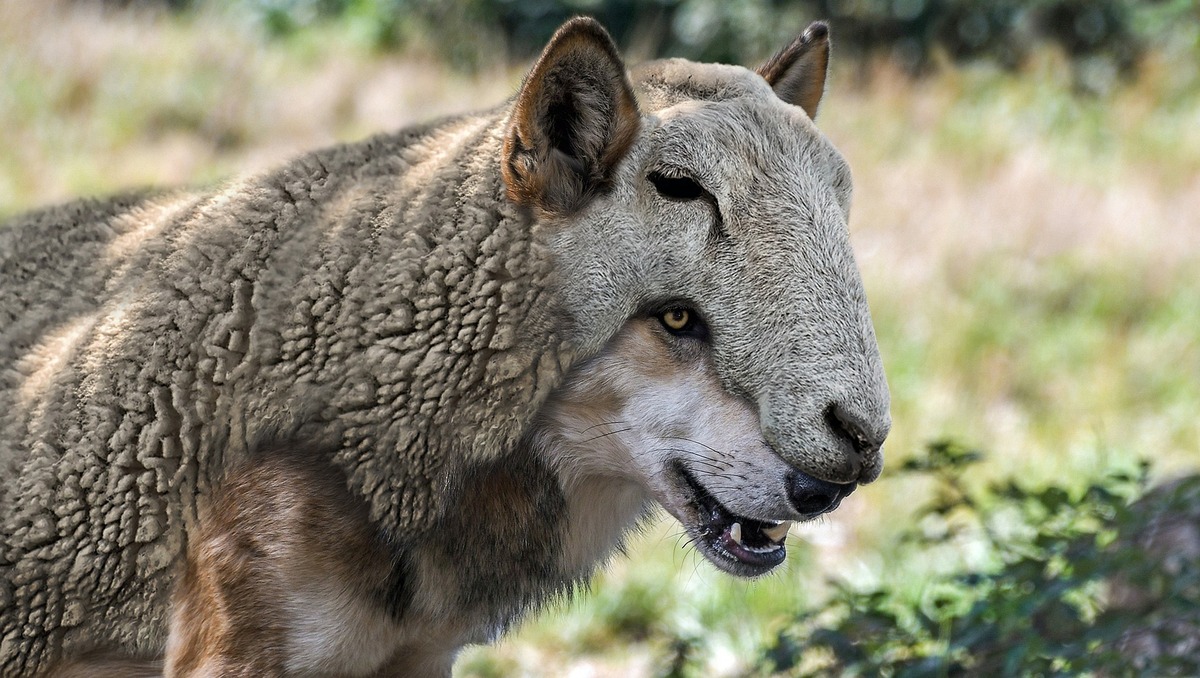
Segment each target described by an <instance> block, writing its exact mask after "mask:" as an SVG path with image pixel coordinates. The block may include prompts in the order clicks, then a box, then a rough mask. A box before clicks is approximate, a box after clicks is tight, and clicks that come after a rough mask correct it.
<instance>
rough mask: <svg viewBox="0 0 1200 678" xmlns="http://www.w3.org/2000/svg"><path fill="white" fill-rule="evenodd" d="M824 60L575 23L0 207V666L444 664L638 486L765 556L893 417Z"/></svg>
mask: <svg viewBox="0 0 1200 678" xmlns="http://www.w3.org/2000/svg"><path fill="white" fill-rule="evenodd" d="M828 58H829V35H828V29H827V28H826V26H825V25H824V24H821V23H816V24H813V25H812V26H810V27H809V28H808V29H807V30H806V31H805V32H804V33H803V34H802V35H801V36H800V37H799V38H797V39H796V40H795V41H794V42H792V43H791V44H789V45H787V46H786V47H785V48H784V49H782V50H781V51H780V52H779V53H778V54H777V55H775V56H774V57H773V58H772V59H770V60H769V61H768V62H767V63H765V64H764V65H762V66H761V67H759V68H758V69H757V70H756V71H752V70H748V69H745V68H741V67H735V66H724V65H712V64H697V63H692V62H689V61H684V60H665V61H656V62H651V63H648V64H645V65H643V66H641V67H639V68H637V69H635V70H633V71H632V72H629V71H627V70H626V68H625V65H624V64H623V62H622V60H621V58H620V56H619V54H618V52H617V50H616V48H615V47H614V45H613V42H612V40H611V39H610V38H609V36H608V34H607V33H606V32H605V31H604V29H603V28H601V27H600V26H599V25H598V24H597V23H595V22H594V21H591V20H589V19H575V20H572V21H570V22H568V23H566V24H565V25H564V26H562V28H561V29H560V30H559V31H558V32H557V33H556V34H555V35H554V37H553V38H552V39H551V40H550V42H549V44H548V45H547V46H546V48H545V51H544V52H543V53H542V55H541V57H540V58H539V59H538V60H537V62H536V64H535V65H534V66H533V68H532V70H531V71H530V72H529V74H528V75H527V77H526V78H525V80H524V82H523V84H522V85H521V87H520V90H519V92H518V94H517V95H516V96H515V97H514V98H513V99H512V100H511V101H509V102H508V103H506V104H504V105H502V106H499V107H497V108H495V109H493V110H490V111H487V112H484V113H481V114H477V115H467V116H462V117H455V118H450V119H446V120H442V121H439V122H436V123H433V124H430V125H426V126H423V127H416V128H410V129H406V130H403V131H401V132H399V133H396V134H391V135H383V136H378V137H374V138H371V139H368V140H366V141H363V142H361V143H357V144H349V145H344V146H338V147H335V148H329V149H326V150H323V151H318V152H315V153H312V154H309V155H306V156H303V157H300V158H298V159H296V160H294V161H292V162H290V163H287V164H286V165H283V166H282V167H279V168H278V169H276V170H274V171H270V172H267V173H264V174H260V175H257V176H252V177H249V178H243V179H240V180H236V181H233V182H231V183H228V184H225V185H223V186H221V187H219V188H217V189H215V190H197V191H191V190H175V191H165V192H146V193H136V194H128V195H123V196H117V197H113V198H109V199H106V200H100V201H96V200H83V201H78V202H74V203H70V204H66V205H61V206H57V207H51V208H48V209H44V210H41V211H37V212H33V213H29V214H26V215H23V216H19V217H16V218H15V219H14V220H12V221H11V222H10V223H8V224H7V225H5V226H3V227H2V228H0V472H2V473H3V476H2V477H0V521H3V523H2V534H0V674H2V675H4V676H17V675H21V676H24V675H43V674H49V675H80V676H84V675H86V676H96V675H104V674H105V673H108V674H110V675H121V676H131V675H138V674H139V672H140V673H145V674H147V675H155V674H159V673H164V672H165V674H167V675H171V676H185V675H197V676H267V675H276V676H279V675H346V676H368V675H370V676H383V675H448V674H449V671H450V667H451V664H452V662H453V660H454V657H455V655H456V653H457V652H458V650H459V649H460V648H461V647H462V646H463V645H465V644H468V643H476V642H486V641H488V640H491V639H494V638H495V637H497V636H498V635H499V634H501V633H503V632H504V630H505V629H506V628H507V627H509V626H510V625H511V624H512V623H513V622H514V621H515V620H517V619H519V618H520V617H521V616H522V615H523V614H525V613H527V612H529V611H531V610H534V609H536V608H537V607H539V606H540V605H541V604H543V603H544V602H545V601H547V600H549V599H552V598H554V597H556V596H561V595H566V594H569V593H570V591H571V590H572V589H573V588H574V587H576V586H577V585H578V584H580V583H581V582H584V581H586V580H587V579H588V577H589V576H591V574H592V573H593V571H594V570H595V568H596V567H597V566H598V565H599V564H601V563H603V562H604V561H605V559H607V558H608V557H610V555H611V554H613V553H614V552H615V551H618V550H619V549H620V547H621V544H622V539H623V537H624V535H625V534H626V533H627V532H629V530H630V529H631V528H632V527H633V526H635V525H636V524H637V523H638V522H639V521H640V520H642V519H643V518H644V517H645V516H646V515H647V514H648V513H649V512H651V511H652V510H653V508H654V507H656V506H661V507H663V508H664V509H665V510H666V511H667V512H668V513H669V514H670V515H671V516H673V517H674V518H675V519H677V520H678V521H679V522H680V523H681V524H682V525H683V527H684V529H685V530H686V531H687V533H688V534H689V536H690V537H691V540H692V541H693V543H694V544H695V546H696V548H697V549H698V550H699V551H700V552H701V553H703V555H704V556H705V557H706V558H708V559H709V560H710V561H711V562H712V563H713V564H714V565H715V566H716V567H718V568H720V569H722V570H724V571H727V572H729V573H731V574H733V575H738V576H746V577H754V576H757V575H761V574H763V573H765V572H767V571H769V570H771V569H772V568H774V567H776V566H777V565H779V563H780V562H782V561H783V559H784V557H785V552H786V547H785V544H784V542H785V536H786V534H787V531H788V528H789V526H790V525H791V522H792V521H797V520H806V519H810V518H813V517H815V516H817V515H820V514H822V513H825V512H827V511H830V510H832V509H834V508H835V507H836V506H837V505H838V503H839V502H840V501H841V500H842V499H843V498H844V497H845V496H846V495H847V494H849V493H850V492H851V491H852V490H853V489H854V488H855V486H856V485H857V484H858V483H865V482H869V481H871V480H873V479H874V478H875V477H876V476H877V475H878V474H879V471H880V466H881V463H882V461H881V460H882V456H881V452H880V449H881V445H882V443H883V440H884V438H885V437H886V435H887V432H888V429H889V426H890V420H889V416H888V390H887V385H886V382H885V379H884V375H883V370H882V367H881V364H880V359H879V354H878V349H877V347H876V341H875V337H874V333H873V330H872V326H871V320H870V316H869V313H868V309H867V304H866V300H865V296H864V294H863V288H862V283H861V280H860V278H859V274H858V271H857V268H856V266H855V263H854V258H853V254H852V252H851V249H850V244H849V235H848V232H847V220H848V214H849V209H850V193H851V180H850V173H849V170H848V168H847V165H846V162H845V161H844V160H843V158H842V157H841V155H840V154H839V153H838V152H837V151H836V150H835V149H834V148H833V146H832V145H831V144H830V142H829V141H828V140H827V139H826V138H825V137H824V136H823V135H822V134H821V132H820V131H818V129H817V128H816V127H815V126H814V124H813V122H812V119H813V117H814V116H815V114H816V111H817V106H818V104H819V102H820V100H821V96H822V93H823V91H824V86H825V75H826V70H827V66H828Z"/></svg>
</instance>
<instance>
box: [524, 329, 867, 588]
mask: <svg viewBox="0 0 1200 678" xmlns="http://www.w3.org/2000/svg"><path fill="white" fill-rule="evenodd" d="M547 412H548V414H547V417H546V420H545V423H544V424H543V425H542V426H541V427H540V429H539V435H540V445H539V448H540V450H541V451H542V454H543V455H545V456H546V457H547V458H548V460H549V461H550V463H551V464H552V465H553V466H554V467H555V468H556V470H557V472H558V474H559V476H560V478H562V479H563V480H562V483H563V486H564V488H565V490H566V492H567V495H568V501H570V499H571V495H572V494H573V488H582V487H587V486H589V485H595V484H596V483H597V482H598V479H600V478H606V479H608V481H609V482H618V483H625V484H627V485H628V486H630V487H633V488H637V489H638V490H640V492H637V493H635V494H633V495H631V496H637V497H642V496H644V497H646V498H652V499H653V500H655V501H656V502H657V503H658V504H660V505H661V506H663V507H664V508H665V509H666V510H667V512H668V513H670V514H671V515H672V516H673V517H674V518H676V519H677V520H678V521H679V522H680V524H682V525H683V526H684V529H685V530H686V531H687V534H688V535H689V537H690V539H691V541H692V542H693V543H694V544H695V545H696V546H697V548H698V549H699V551H700V552H701V553H702V554H704V556H705V557H706V558H707V559H708V560H709V561H711V562H712V563H713V564H714V565H715V566H717V567H718V568H720V569H721V570H723V571H725V572H728V573H730V574H733V575H737V576H742V577H756V576H760V575H762V574H765V573H767V572H769V571H770V570H772V569H774V568H775V567H776V566H778V565H779V564H780V563H782V562H783V561H784V559H785V557H786V546H785V544H784V541H785V538H786V536H787V533H788V530H789V529H790V527H791V525H792V523H793V521H801V520H809V519H812V518H815V517H816V516H818V515H821V514H823V513H825V512H828V511H832V510H833V509H835V508H837V506H838V504H839V503H840V502H841V500H842V499H843V498H844V497H845V496H846V495H848V494H849V493H850V492H851V491H852V490H853V488H854V485H853V484H846V485H833V484H828V483H823V482H821V481H818V480H816V479H813V478H811V477H805V478H804V480H803V481H797V479H798V478H799V477H800V475H799V472H798V471H796V470H795V469H792V468H790V467H789V465H788V464H787V463H786V462H785V461H783V459H782V458H781V457H780V456H779V455H778V454H777V453H776V452H775V451H774V450H772V449H771V448H770V446H768V445H766V444H765V442H763V440H762V437H761V434H760V432H759V430H760V422H759V417H758V414H757V413H756V412H755V410H754V408H753V407H752V406H751V405H750V404H749V403H748V402H747V401H745V400H744V399H742V398H737V397H735V396H732V395H731V394H729V393H728V392H727V391H726V390H725V389H724V388H723V387H722V386H721V383H720V381H719V379H718V378H717V376H716V373H715V370H714V368H713V365H712V360H711V357H710V356H709V355H708V348H707V347H706V346H705V344H704V343H703V342H701V341H696V340H693V339H685V340H683V341H682V342H680V341H679V340H678V338H677V337H675V336H672V334H671V333H670V332H668V331H664V328H663V327H661V326H660V322H659V321H658V320H656V319H654V318H652V317H637V318H634V319H631V320H630V321H629V322H628V323H627V324H626V325H625V327H623V328H622V330H621V331H620V332H619V333H618V334H617V336H616V337H615V338H614V339H613V340H612V341H611V342H610V343H609V345H608V346H607V347H606V348H605V350H604V351H602V352H601V354H600V355H599V356H597V357H596V358H594V359H592V360H590V361H588V362H586V363H585V364H583V365H581V366H580V367H579V368H578V369H577V370H575V371H573V372H572V373H571V374H569V375H568V377H567V379H566V382H565V383H564V386H563V388H562V389H561V390H560V391H559V392H558V393H557V394H556V395H555V397H554V398H552V399H551V401H550V402H549V403H548V405H547ZM796 482H803V483H807V485H808V486H809V487H818V488H821V489H823V490H826V491H827V492H828V493H829V496H828V497H827V498H825V499H824V500H822V501H820V502H819V505H805V504H804V503H802V502H801V503H799V504H798V503H797V500H796V499H795V497H794V496H792V495H793V494H795V492H794V491H792V489H791V488H790V485H792V484H795V483H796ZM575 492H576V493H577V492H578V491H577V490H576V491H575ZM577 506H578V508H577V509H576V510H575V512H574V515H573V516H572V521H573V522H575V521H578V520H580V519H581V517H582V516H591V515H593V514H602V515H608V516H612V517H613V519H614V521H616V520H618V518H617V517H618V516H621V515H625V516H629V515H632V514H634V513H635V511H634V510H633V508H632V507H631V508H630V509H629V510H627V511H624V512H622V511H619V510H614V505H612V504H608V505H606V504H605V503H603V502H601V501H597V502H594V503H588V502H578V503H577ZM616 529H617V528H614V530H616Z"/></svg>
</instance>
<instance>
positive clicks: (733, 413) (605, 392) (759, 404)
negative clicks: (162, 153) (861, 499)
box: [502, 19, 890, 575]
mask: <svg viewBox="0 0 1200 678" xmlns="http://www.w3.org/2000/svg"><path fill="white" fill-rule="evenodd" d="M828 57H829V34H828V29H827V27H826V26H825V25H824V24H822V23H815V24H813V25H812V26H810V27H809V28H808V29H807V30H806V31H805V32H804V33H803V34H802V35H801V36H800V37H799V38H797V39H796V40H795V41H794V42H792V43H791V44H790V45H788V46H786V47H785V48H784V49H783V50H781V51H780V52H779V53H778V54H776V55H775V56H774V57H773V58H772V59H770V60H769V61H767V62H766V63H765V64H764V65H762V66H761V67H760V68H758V69H757V70H756V71H751V70H748V69H745V68H741V67H736V66H724V65H714V64H698V63H693V62H690V61H685V60H666V61H657V62H651V63H649V64H646V65H644V66H642V67H640V68H638V69H636V70H635V71H634V72H633V74H632V76H630V75H628V74H627V72H626V69H625V66H624V65H623V63H622V61H621V59H620V57H619V55H618V53H617V50H616V48H615V47H614V45H613V43H612V40H611V39H610V38H609V36H608V35H607V33H605V31H604V30H603V29H602V28H601V27H600V26H599V25H598V24H596V23H595V22H594V21H591V20H589V19H576V20H572V21H570V22H568V23H567V24H565V25H564V26H563V27H562V28H561V29H560V30H559V31H558V33H557V34H556V35H555V36H554V37H553V38H552V39H551V41H550V43H549V45H548V46H547V47H546V49H545V51H544V52H543V54H542V56H541V58H540V59H539V60H538V62H537V63H536V65H535V66H534V67H533V69H532V70H531V71H530V73H529V75H528V76H527V78H526V79H525V81H524V83H523V85H522V87H521V90H520V93H519V94H518V96H517V97H516V99H515V100H514V103H513V105H512V109H511V113H510V117H509V123H508V128H507V134H506V137H505V144H504V152H503V158H502V161H503V166H502V173H503V177H504V181H505V184H506V187H507V191H508V195H509V198H510V199H511V200H513V201H514V202H516V203H518V204H520V205H523V206H525V207H527V208H528V209H529V210H531V211H532V212H533V214H534V215H535V217H536V218H537V219H538V220H539V222H540V223H541V224H542V225H543V226H544V227H545V229H547V232H548V233H549V236H548V237H549V239H550V242H551V246H552V248H553V250H554V252H555V256H556V257H557V269H558V275H559V278H558V281H557V285H558V292H559V293H560V294H561V295H562V298H563V299H564V300H565V307H566V308H567V309H568V310H569V313H570V314H571V318H570V322H571V323H572V325H573V327H574V333H575V339H576V342H577V343H578V345H579V347H580V352H581V354H582V355H584V356H589V358H588V359H587V360H585V361H584V362H583V363H582V364H581V365H579V366H577V367H576V368H575V376H574V377H573V378H571V379H569V380H568V382H567V383H566V384H565V385H564V386H563V388H562V394H561V396H560V398H559V399H558V401H556V403H555V404H553V405H554V407H552V410H553V412H552V414H551V418H553V419H554V421H555V422H556V424H555V426H556V427H557V428H556V430H557V431H558V438H559V440H558V443H557V444H558V445H559V447H560V448H562V449H563V450H569V451H568V452H563V453H561V455H560V456H561V458H562V459H566V460H569V461H564V462H562V464H563V465H564V466H565V467H568V468H569V470H570V471H571V473H573V474H574V476H576V477H584V476H587V477H596V476H606V477H612V478H624V479H625V480H627V481H628V482H630V483H633V484H636V485H637V486H639V487H641V488H644V489H645V491H646V494H647V496H649V497H652V498H654V499H655V500H657V501H658V502H659V503H661V504H662V505H663V506H665V507H666V508H667V510H668V511H670V512H671V513H672V514H673V515H674V516H675V517H676V518H678V519H679V520H680V521H681V522H682V523H683V524H684V526H685V527H686V528H687V529H688V530H689V532H690V533H691V534H692V536H693V537H694V538H695V540H696V543H697V544H698V545H699V546H700V548H701V550H702V551H703V552H704V553H705V554H706V555H707V556H708V557H709V558H710V559H711V560H713V562H714V563H716V564H717V565H718V566H720V567H722V568H723V569H725V570H727V571H730V572H733V573H736V574H743V575H755V574H760V573H762V572H765V571H767V570H769V569H770V568H771V567H773V566H774V565H776V564H778V563H779V562H780V561H781V560H782V559H783V551H782V535H783V533H785V532H786V530H787V528H786V526H784V525H783V523H784V521H789V520H800V519H805V518H810V517H813V516H815V515H819V514H821V513H823V512H825V511H827V510H831V509H832V508H834V507H836V506H837V504H838V502H839V501H840V500H841V499H842V498H843V497H844V496H845V495H846V494H848V493H849V492H850V491H851V490H852V489H853V488H854V487H855V485H856V484H857V483H864V482H869V481H871V480H873V479H875V478H876V477H877V476H878V475H879V472H880V468H881V465H882V454H881V446H882V443H883V440H884V438H885V437H886V436H887V433H888V429H889V427H890V418H889V414H888V401H889V397H888V388H887V383H886V380H885V377H884V373H883V369H882V365H881V361H880V358H879V352H878V348H877V346H876V340H875V335H874V331H873V329H872V325H871V319H870V314H869V311H868V308H867V302H866V297H865V294H864V292H863V286H862V281H861V279H860V277H859V273H858V270H857V267H856V265H855V262H854V256H853V253H852V252H851V248H850V241H849V234H848V231H847V221H848V218H849V210H850V198H851V179H850V171H849V169H848V167H847V164H846V162H845V160H844V159H843V158H842V156H841V155H840V154H839V153H838V152H837V150H836V149H834V147H833V146H832V144H831V143H830V142H829V140H828V139H826V138H825V136H824V135H823V134H822V133H821V132H820V131H819V130H818V129H817V127H816V126H815V125H814V124H813V116H814V115H815V114H816V111H817V106H818V104H819V103H820V100H821V96H822V93H823V91H824V85H825V75H826V69H827V65H828ZM555 408H556V409H555ZM597 433H605V435H604V436H602V437H597V436H596V435H594V434H597Z"/></svg>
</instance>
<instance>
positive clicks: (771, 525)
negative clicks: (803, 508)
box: [674, 460, 792, 577]
mask: <svg viewBox="0 0 1200 678" xmlns="http://www.w3.org/2000/svg"><path fill="white" fill-rule="evenodd" d="M674 466H675V472H676V473H677V474H678V475H679V477H680V479H681V480H682V481H683V484H684V485H685V486H686V487H687V489H688V490H689V491H690V494H691V497H690V498H689V504H690V505H691V508H692V510H693V511H694V512H695V523H694V524H692V525H688V524H686V523H685V524H684V527H686V528H687V530H688V532H690V533H692V535H693V537H694V538H695V543H696V545H697V547H698V548H699V549H700V552H701V553H703V554H704V556H705V557H706V558H708V559H709V561H711V562H712V563H713V564H714V565H716V566H717V567H719V568H721V569H722V570H725V571H726V572H728V573H730V574H733V575H737V576H740V577H757V576H760V575H763V574H766V573H767V572H769V571H771V570H772V569H774V568H775V567H776V566H777V565H779V564H780V563H782V562H783V560H784V558H785V557H787V548H786V547H785V546H784V544H783V540H784V539H785V538H786V537H787V532H788V529H789V528H790V527H791V525H792V524H791V522H790V521H786V520H785V521H765V520H757V519H754V518H748V517H746V516H740V515H737V514H736V513H734V512H732V511H730V510H729V509H727V508H726V507H725V506H724V505H723V504H721V502H719V501H717V498H716V497H714V496H713V495H712V494H711V493H710V492H709V491H708V490H707V489H705V487H704V486H703V485H701V484H700V482H699V481H697V480H696V478H695V477H694V476H693V475H692V474H691V473H690V472H689V470H688V469H687V467H686V466H684V464H683V462H681V461H678V460H677V461H676V462H675V464H674Z"/></svg>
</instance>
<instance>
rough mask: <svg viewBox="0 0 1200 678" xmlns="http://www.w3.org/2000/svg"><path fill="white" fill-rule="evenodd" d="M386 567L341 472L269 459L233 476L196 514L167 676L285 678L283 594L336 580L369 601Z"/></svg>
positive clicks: (305, 458) (280, 456) (293, 457)
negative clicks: (201, 512)
mask: <svg viewBox="0 0 1200 678" xmlns="http://www.w3.org/2000/svg"><path fill="white" fill-rule="evenodd" d="M389 571H390V567H389V561H388V557H387V554H386V551H385V549H384V547H383V545H382V544H381V543H379V540H378V539H377V538H376V536H375V534H374V533H373V531H372V529H371V527H370V523H369V522H368V520H367V510H366V506H365V505H364V504H363V502H362V501H360V500H355V499H354V498H353V497H352V496H351V495H350V494H349V492H347V491H346V488H345V477H344V476H343V475H342V473H341V472H340V471H338V470H337V469H336V468H335V467H333V466H331V465H327V464H324V463H322V462H321V461H320V460H319V457H317V456H316V455H301V454H294V453H290V451H288V452H277V453H271V454H269V455H267V456H266V457H265V458H264V459H263V460H262V461H260V462H259V463H256V464H252V465H250V466H248V467H247V468H244V469H241V470H239V471H236V472H234V473H233V474H232V475H231V476H230V477H229V478H228V479H227V481H226V482H225V484H224V485H223V486H222V488H221V489H220V490H219V491H218V492H217V493H216V495H215V496H214V499H213V501H212V503H211V504H210V505H209V506H208V507H207V510H206V511H205V513H204V517H203V518H202V520H201V526H200V530H199V533H198V534H197V535H196V538H195V539H194V540H193V541H192V542H191V544H190V545H189V548H188V551H187V560H186V563H185V566H184V570H183V576H182V577H181V579H180V583H179V587H178V589H177V591H176V593H175V597H174V605H173V606H174V610H175V613H174V619H173V621H172V635H171V642H170V646H169V649H168V655H167V672H168V674H171V675H189V674H198V675H222V676H276V675H278V676H281V675H284V674H285V665H286V660H287V655H286V649H287V647H286V645H287V637H286V636H287V632H288V629H287V627H286V623H287V620H288V619H289V618H290V617H292V616H293V613H292V611H291V610H289V609H288V606H287V601H288V598H289V596H291V595H293V594H294V593H295V592H296V591H298V590H304V589H310V588H313V587H319V586H322V585H327V584H328V582H336V583H337V584H340V585H341V586H343V587H345V588H346V589H349V590H352V591H355V592H357V593H359V594H361V597H362V601H361V604H363V605H375V603H374V602H373V600H372V598H375V597H378V596H379V593H380V592H382V591H385V590H386V588H387V583H388V582H387V580H388V576H389Z"/></svg>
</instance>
